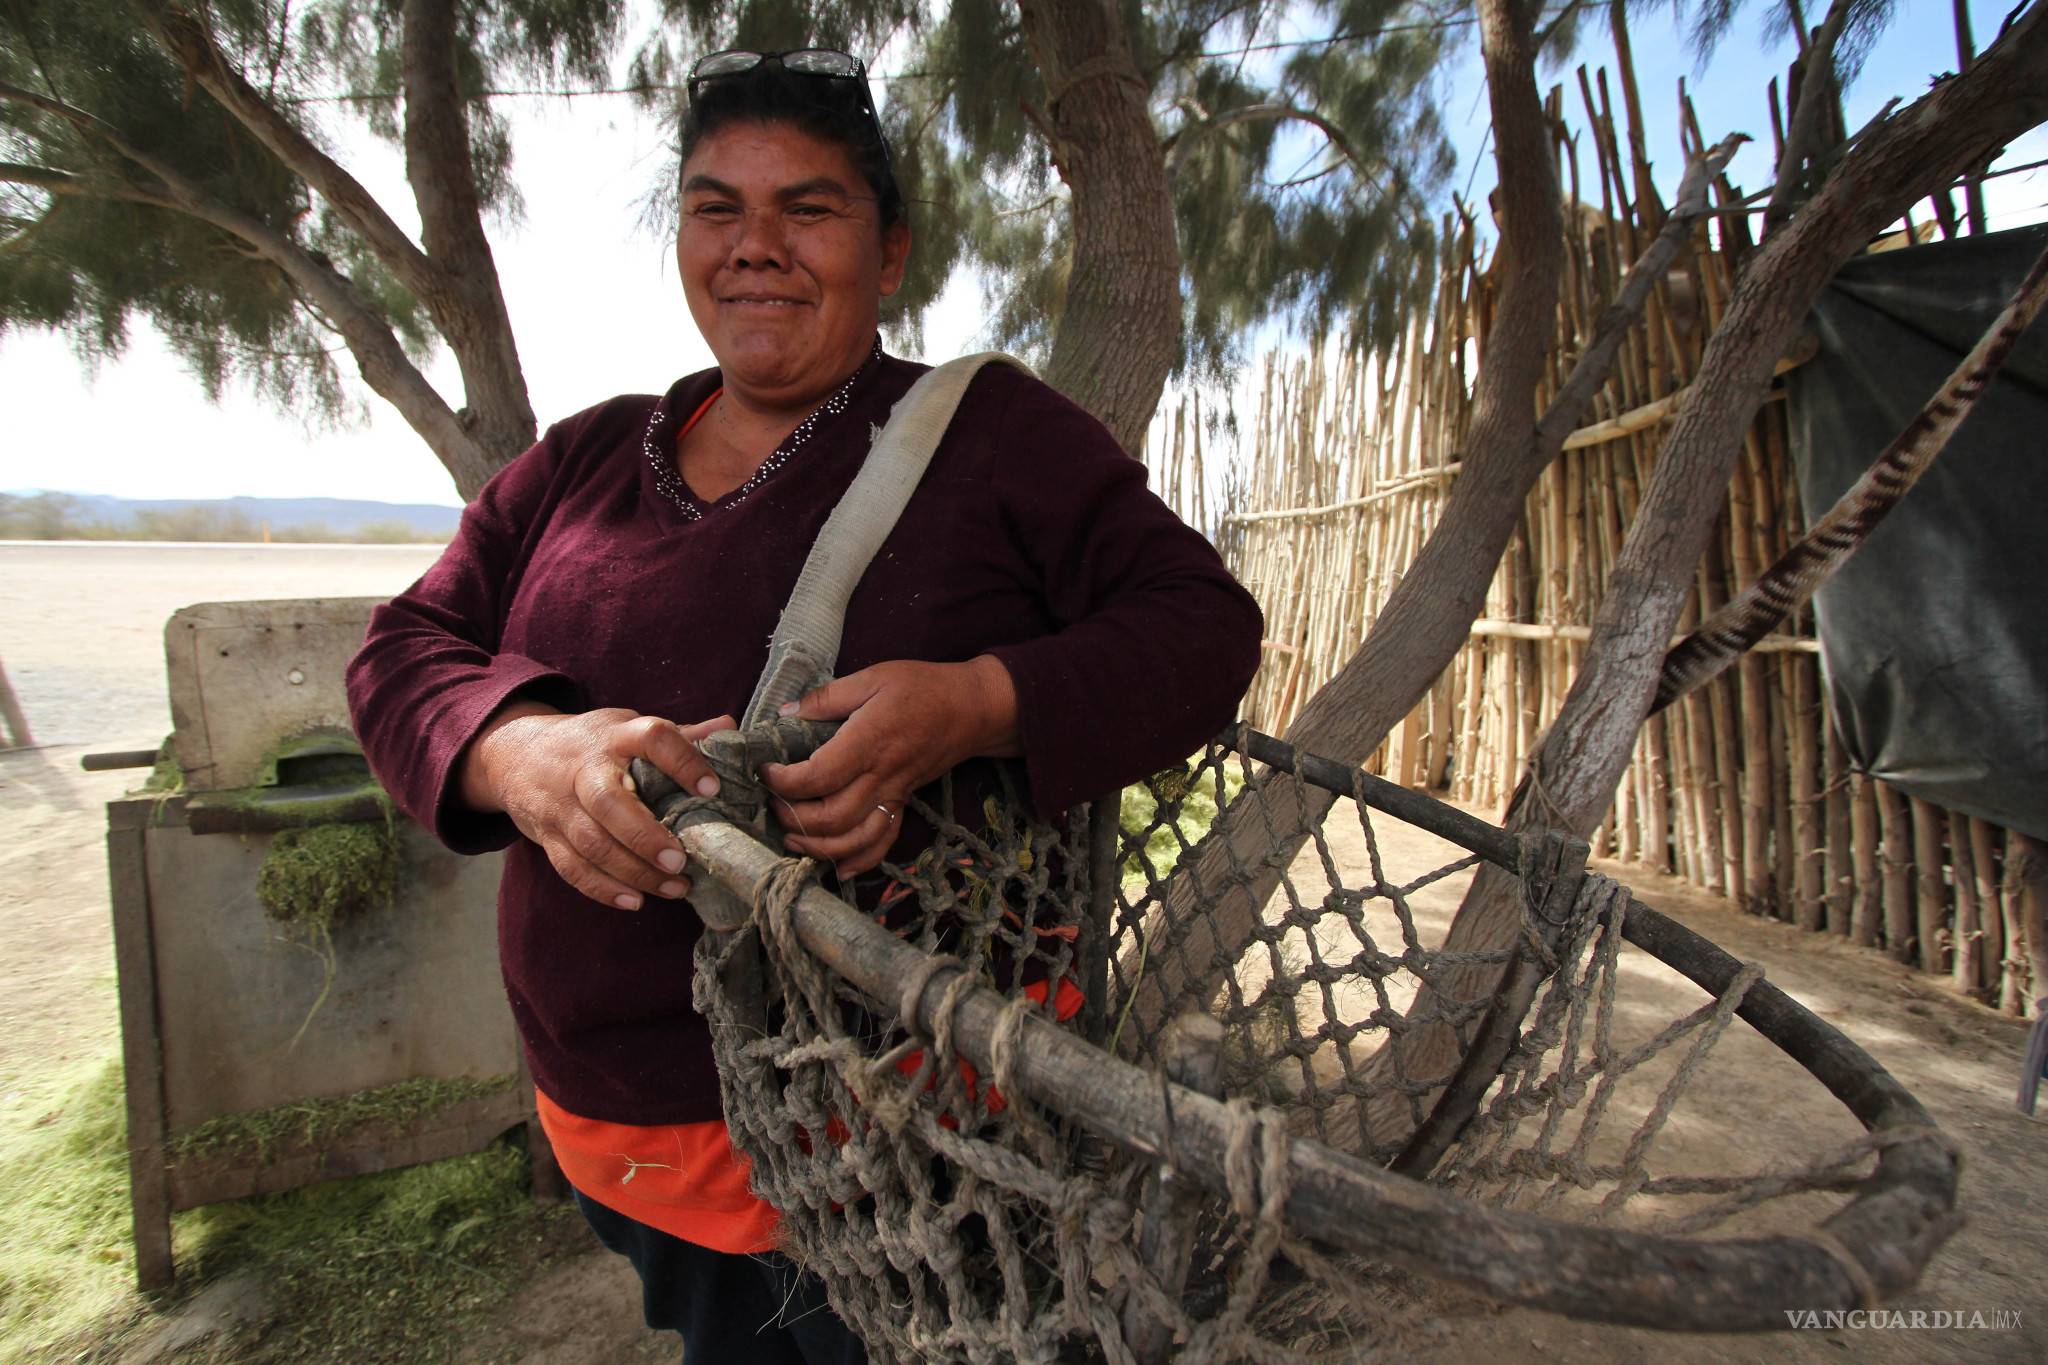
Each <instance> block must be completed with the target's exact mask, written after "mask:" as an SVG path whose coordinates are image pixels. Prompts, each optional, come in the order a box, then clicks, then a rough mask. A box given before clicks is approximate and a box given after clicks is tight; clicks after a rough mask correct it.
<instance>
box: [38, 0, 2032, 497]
mask: <svg viewBox="0 0 2048 1365" xmlns="http://www.w3.org/2000/svg"><path fill="white" fill-rule="evenodd" d="M1815 8H1816V12H1817V7H1815ZM2007 8H2009V5H2008V4H2007V3H2005V0H2000V3H1996V4H1988V3H1977V0H1973V3H1972V4H1971V13H1972V15H1973V24H1974V27H1975V30H1976V34H1977V43H1978V46H1979V48H1980V49H1981V48H1983V47H1985V46H1988V45H1989V43H1990V41H1991V38H1992V36H1993V35H1995V34H1996V32H1997V30H1998V24H1999V22H2000V20H2001V19H2002V17H2003V15H2004V13H2005V11H2006V9H2007ZM1750 9H1751V10H1754V11H1757V12H1758V13H1760V12H1761V9H1762V5H1761V3H1752V4H1751V6H1750ZM1759 28H1760V21H1759V20H1758V19H1756V18H1754V17H1745V18H1743V19H1742V20H1740V21H1738V24H1737V27H1736V29H1735V31H1733V32H1731V33H1730V34H1729V35H1728V36H1727V37H1726V38H1725V39H1724V40H1723V42H1722V44H1721V46H1720V48H1719V49H1718V50H1717V51H1716V53H1715V54H1714V56H1713V59H1712V61H1711V63H1710V64H1708V65H1707V66H1706V67H1705V68H1704V69H1702V68H1700V67H1699V64H1698V63H1697V62H1696V60H1695V58H1694V57H1693V55H1692V54H1691V53H1690V52H1689V51H1687V50H1686V49H1685V46H1684V44H1683V42H1682V41H1681V37H1680V35H1679V33H1678V32H1677V31H1676V30H1675V29H1674V27H1673V25H1672V23H1671V22H1670V20H1669V18H1668V17H1667V15H1666V14H1663V13H1660V14H1657V15H1646V16H1644V17H1641V18H1638V19H1636V20H1635V21H1634V22H1633V25H1632V28H1631V32H1632V35H1633V37H1634V46H1635V55H1636V65H1637V77H1638V83H1639V85H1640V88H1641V90H1642V97H1643V102H1644V110H1645V120H1646V122H1647V123H1648V124H1649V125H1650V127H1649V148H1650V157H1651V160H1652V163H1653V165H1654V167H1655V169H1656V171H1657V180H1658V183H1659V185H1660V187H1662V189H1663V191H1664V194H1665V197H1666V199H1667V201H1668V199H1669V198H1670V197H1671V195H1672V193H1673V192H1674V190H1675V187H1676V184H1677V180H1678V176H1679V173H1680V171H1681V170H1682V168H1683V162H1682V158H1681V157H1680V154H1679V150H1678V140H1677V134H1676V128H1677V109H1678V103H1677V91H1678V85H1679V82H1680V80H1681V79H1682V80H1684V81H1685V83H1686V87H1687V89H1688V90H1689V91H1690V92H1691V93H1692V95H1693V97H1694V103H1695V107H1696V108H1697V110H1698V114H1699V119H1700V124H1701V128H1702V131H1703V132H1704V133H1705V135H1706V137H1707V139H1708V141H1710V142H1712V141H1715V140H1718V139H1719V138H1720V137H1721V136H1723V135H1724V134H1725V133H1728V132H1731V131H1737V130H1740V131H1744V132H1748V133H1750V134H1751V135H1752V137H1754V138H1755V139H1756V141H1754V142H1753V143H1751V144H1750V145H1749V146H1748V147H1745V148H1744V149H1743V151H1742V153H1741V154H1740V155H1739V156H1738V158H1737V160H1736V162H1735V163H1734V166H1733V167H1732V169H1731V177H1732V179H1733V180H1734V181H1735V183H1737V184H1738V185H1740V186H1742V187H1744V188H1745V189H1749V190H1754V189H1757V188H1761V187H1762V186H1764V185H1767V184H1768V183H1769V181H1770V178H1771V170H1770V165H1769V160H1770V122H1769V115H1768V112H1767V106H1766V103H1765V94H1764V88H1765V83H1766V82H1767V81H1768V80H1769V79H1770V77H1771V75H1772V74H1774V73H1778V74H1780V75H1782V72H1783V70H1784V68H1785V66H1786V64H1787V63H1788V61H1789V60H1790V56H1791V49H1790V43H1789V39H1788V40H1786V41H1785V42H1782V43H1778V44H1765V43H1763V42H1761V41H1760V40H1759V37H1758V32H1759ZM1572 60H1573V63H1574V64H1576V63H1578V62H1586V63H1588V64H1589V65H1592V66H1596V67H1597V66H1600V65H1607V66H1610V67H1611V66H1612V51H1611V47H1610V45H1609V39H1608V37H1607V34H1606V32H1605V28H1604V26H1597V27H1596V26H1592V25H1589V26H1588V28H1587V30H1586V32H1585V35H1584V36H1583V37H1582V39H1581V46H1580V50H1579V52H1578V53H1576V54H1575V55H1574V57H1573V59H1572ZM1955 64H1956V62H1955V39H1954V29H1953V27H1952V20H1951V8H1950V3H1949V0H1903V2H1902V3H1901V5H1900V7H1899V11H1898V15H1897V17H1896V18H1895V19H1894V21H1893V24H1892V26H1891V28H1890V29H1889V30H1888V31H1887V32H1886V33H1885V35H1884V36H1883V37H1882V38H1881V39H1880V40H1879V43H1878V46H1877V48H1876V50H1875V51H1874V52H1873V53H1872V55H1871V57H1870V59H1869V61H1868V62H1867V63H1866V65H1865V67H1864V70H1863V73H1862V75H1861V76H1860V78H1859V79H1858V81H1857V83H1856V84H1855V85H1854V86H1852V87H1851V88H1850V90H1849V92H1848V95H1847V98H1846V101H1845V104H1846V112H1847V119H1848V124H1849V126H1850V127H1851V128H1852V129H1854V128H1857V127H1860V126H1861V125H1862V124H1863V123H1864V122H1866V121H1867V120H1868V119H1869V118H1870V117H1871V116H1872V115H1874V114H1875V113H1876V112H1877V111H1878V109H1879V108H1880V107H1881V106H1882V105H1883V104H1884V103H1885V101H1886V100H1888V99H1890V98H1892V97H1894V96H1898V97H1901V98H1903V99H1906V100H1910V99H1912V98H1914V97H1915V96H1917V95H1918V94H1919V93H1920V92H1922V91H1923V90H1925V89H1926V87H1927V84H1928V81H1929V80H1930V78H1932V77H1933V76H1935V75H1938V74H1940V73H1942V72H1945V71H1949V70H1952V69H1953V68H1954V66H1955ZM876 65H877V68H878V69H880V70H884V71H886V70H887V69H888V68H889V59H888V54H886V53H885V54H883V56H882V58H881V60H880V61H878V62H877V64H876ZM1547 79H1548V80H1549V81H1562V82H1564V83H1565V85H1566V92H1567V101H1566V103H1567V110H1568V115H1570V116H1572V121H1573V122H1574V123H1575V124H1576V123H1577V122H1578V120H1577V118H1576V117H1575V116H1576V113H1577V110H1578V108H1579V103H1580V102H1579V99H1578V96H1577V87H1576V80H1575V78H1574V77H1573V74H1572V71H1571V69H1570V68H1569V67H1567V68H1565V69H1563V70H1560V71H1558V72H1554V73H1549V74H1548V76H1547ZM1443 80H1444V83H1445V86H1446V97H1445V100H1444V107H1445V113H1446V117H1447V118H1448V119H1449V120H1450V123H1451V125H1452V127H1451V132H1452V138H1453V141H1454V143H1455V144H1456V146H1457V149H1458V156H1459V166H1458V169H1457V171H1456V173H1455V175H1454V176H1453V179H1452V183H1453V185H1454V186H1456V187H1457V188H1458V189H1459V190H1460V191H1461V192H1462V191H1464V190H1465V189H1466V187H1467V185H1468V183H1469V184H1470V187H1471V193H1468V194H1466V196H1465V197H1466V199H1467V201H1468V202H1481V201H1482V200H1483V196H1484V195H1485V193H1486V191H1487V189H1488V188H1489V186H1490V184H1491V179H1492V174H1491V173H1492V162H1491V158H1490V155H1489V153H1488V149H1487V147H1486V142H1485V139H1486V117H1485V114H1486V103H1485V90H1484V85H1483V82H1482V81H1481V79H1480V74H1479V65H1478V59H1477V53H1476V50H1475V45H1474V44H1473V43H1472V42H1471V41H1469V40H1468V41H1467V43H1466V44H1465V47H1464V50H1463V51H1462V53H1461V54H1460V56H1459V57H1458V59H1457V60H1455V61H1454V62H1452V63H1451V64H1449V65H1448V66H1447V67H1446V70H1445V73H1444V76H1443ZM1616 98H1617V101H1618V98H1619V96H1618V94H1617V96H1616ZM505 103H506V106H507V107H506V110H505V112H506V113H507V114H508V116H509V117H510V118H511V119H512V122H513V125H514V147H515V155H516V161H515V172H516V176H517V179H518V183H519V185H520V189H521V192H522V194H523V196H524V200H525V211H524V214H523V216H522V217H521V218H520V219H519V220H518V221H516V222H501V223H496V224H493V225H491V236H492V241H493V247H494V250H495V252H496V255H497V263H498V269H499V273H500V277H501V279H502V281H503V284H504V289H505V293H506V300H507V304H508V307H509V309H510V311H511V315H512V318H513V325H514V327H515V329H516V332H517V335H518V342H519V349H520V356H521V360H522V362H523V365H524V367H525V371H526V375H527V379H528V384H529V389H530V392H531V396H532V400H533V406H534V410H535V412H536V414H537V415H538V416H539V419H540V421H541V423H542V425H543V426H545V425H546V424H547V423H548V422H550V421H553V420H555V419H557V418H560V417H564V416H567V415H568V414H570V413H572V412H575V411H577V410H579V409H581V408H583V407H586V406H588V405H590V404H592V403H595V402H598V401H600V400H602V399H604V398H606V397H609V396H611V395H612V394H616V393H630V392H659V391H661V390H663V389H665V388H667V387H668V385H669V384H670V383H671V382H673V380H674V379H675V378H676V377H677V376H679V375H682V374H686V373H688V372H690V371H692V370H696V369H700V368H703V367H704V366H706V365H709V364H710V363H711V357H710V354H709V352H708V351H707V350H706V349H705V347H704V345H703V342H702V341H701V339H699V338H698V336H697V335H696V331H695V328H694V327H693V326H692V324H691V322H690V319H689V314H688V312H687V310H686V309H685V308H684V305H683V299H682V291H681V287H680V286H679V284H678V283H677V280H676V271H675V264H674V261H673V259H672V256H671V243H670V242H669V241H667V240H665V239H663V238H661V237H659V236H657V235H656V234H655V233H654V232H652V231H650V230H648V229H647V228H645V227H644V226H643V225H642V222H641V218H642V213H641V200H642V198H643V196H644V195H645V194H646V192H647V190H648V189H649V187H650V186H651V185H653V184H654V183H655V181H656V180H657V179H658V178H659V177H660V176H661V175H662V173H663V168H664V167H665V166H666V164H667V161H666V151H665V147H666V143H667V141H668V138H669V131H668V130H667V129H666V128H663V127H661V126H658V124H657V123H656V121H655V120H654V119H652V118H651V117H649V116H647V115H645V114H643V113H641V112H640V111H639V110H638V109H637V108H636V107H635V106H634V104H633V103H632V101H630V100H629V99H626V98H624V97H591V98H579V99H559V98H556V99H538V98H521V99H517V100H511V101H506V102H505ZM342 145H343V151H344V162H345V164H347V165H349V167H350V169H351V170H352V171H353V172H354V173H355V174H356V175H357V177H358V178H359V179H360V180H362V181H363V182H364V183H365V184H366V185H367V186H368V187H369V188H370V189H371V190H372V192H373V193H375V194H376V195H377V197H378V198H379V199H380V200H381V201H382V202H383V203H384V205H385V206H386V208H387V209H388V210H389V211H390V212H391V213H392V215H393V216H394V217H395V218H397V219H398V220H399V221H400V222H404V223H412V222H416V218H414V216H413V214H412V209H411V198H410V195H409V193H408V192H407V191H406V189H405V185H404V180H403V175H402V171H401V167H400V165H399V163H398V161H397V157H396V154H395V153H394V152H393V151H391V150H390V149H388V148H386V147H384V146H383V145H381V144H378V143H376V142H375V141H374V140H372V139H370V138H369V137H368V136H367V135H366V134H361V133H354V134H352V135H349V136H347V137H346V138H345V139H344V141H343V144H342ZM2044 158H2048V133H2044V131H2043V130H2041V129H2036V130H2035V131H2033V132H2031V133H2029V134H2028V135H2027V136H2026V137H2024V138H2022V139H2021V140H2020V141H2019V142H2016V143H2015V144H2014V145H2013V147H2012V148H2011V149H2009V151H2008V153H2007V155H2006V156H2005V157H2004V158H2003V160H2002V161H2001V163H2000V164H2001V165H2018V164H2023V163H2026V162H2032V161H2037V160H2042V159H2044ZM1582 159H1583V158H1582ZM1468 177H1471V179H1470V180H1468ZM1986 189H1987V198H1988V200H1989V202H1990V208H1991V213H1990V218H1991V226H1992V227H1993V228H1994V229H1996V228H1998V227H2010V226H2015V225H2018V224H2020V223H2024V222H2032V221H2037V220H2039V219H2040V218H2042V217H2043V216H2048V208H2044V206H2048V170H2041V171H2031V172H2026V173H2022V174H2018V175H2012V176H2007V177H2004V178H2002V179H1999V180H1994V181H1991V182H1989V183H1988V184H1987V186H1986ZM1475 196H1476V198H1475ZM980 301H981V295H980V289H979V287H978V285H977V284H976V282H975V281H973V280H972V279H970V278H965V277H962V278H958V279H956V280H955V281H954V283H953V285H952V286H951V287H950V288H949V289H948V291H947V293H946V294H945V296H944V297H942V298H941V300H940V301H939V303H938V304H937V305H936V306H935V308H934V309H933V311H932V312H931V313H930V314H929V315H928V317H927V319H926V323H925V343H926V345H925V356H924V358H925V359H927V360H940V359H945V358H948V357H950V356H953V355H958V354H962V353H964V352H966V351H969V350H978V349H982V348H983V347H982V344H981V339H980V335H979V334H980V330H981V328H980V321H981V319H980ZM343 367H344V369H350V368H351V367H350V366H349V363H348V362H347V360H346V358H345V357H344V361H343ZM428 375H429V378H430V379H431V380H432V381H433V382H434V383H435V384H436V386H437V387H439V388H440V390H441V392H442V393H443V394H444V395H449V396H450V401H451V403H453V404H455V405H457V406H459V405H460V402H461V399H460V385H459V383H458V382H457V381H456V377H455V367H454V364H453V361H452V360H451V359H450V358H449V357H448V356H447V355H446V354H445V352H444V353H442V354H440V355H439V356H438V357H437V358H436V360H435V361H434V363H433V364H432V365H431V367H430V368H429V370H428ZM351 382H353V376H352V372H351ZM355 390H356V392H357V393H358V394H359V395H360V398H361V402H360V408H361V415H362V417H363V419H364V420H362V421H361V422H359V423H358V424H356V425H355V426H354V427H353V428H352V429H348V430H340V431H335V430H320V429H312V430H309V429H308V428H307V427H306V425H305V424H304V423H303V422H302V421H301V420H300V419H299V418H297V417H295V416H293V415H290V414H284V413H280V412H278V411H276V410H275V409H274V408H272V407H271V406H270V405H268V404H267V403H266V402H265V401H264V400H262V399H260V398H256V397H254V396H251V395H249V394H248V393H246V392H241V391H235V390H230V391H229V392H227V393H225V394H224V395H223V396H222V400H221V402H220V403H219V404H218V405H214V404H212V403H209V402H208V401H207V400H206V398H205V397H204V395H203V394H202V393H201V391H200V389H199V386H198V384H197V382H196V381H195V380H193V379H192V378H191V377H190V375H188V374H187V373H186V372H185V370H184V369H183V367H182V365H181V363H180V362H179V361H178V360H176V359H175V358H174V357H173V356H171V354H170V353H169V351H168V350H167V348H166V347H165V346H164V345H163V343H162V342H161V340H160V339H159V338H158V337H157V336H156V335H155V334H154V332H153V330H152V329H151V328H150V327H149V325H148V324H147V323H146V322H139V321H138V323H137V325H136V326H134V328H133V329H132V332H131V343H130V346H129V348H128V350H127V352H126V353H125V354H124V355H123V356H122V357H120V358H119V359H117V360H113V361H109V362H105V363H102V364H100V365H99V366H98V367H97V368H92V367H88V366H86V365H84V364H82V363H81V362H80V361H79V359H78V358H77V357H76V356H75V355H74V354H73V352H72V349H71V347H70V346H69V344H68V342H67V341H66V340H65V339H64V338H63V337H61V336H57V335H52V334H48V333H34V332H30V333H22V332H12V333H8V334H7V335H5V336H4V337H0V413H4V414H5V415H6V419H7V420H6V424H5V431H4V435H0V491H20V490H29V489H56V490H63V491H69V492H80V493H107V494H114V495H117V496H122V497H132V498H215V497H230V496H235V495H249V496H257V497H338V498H370V499H376V500H380V501H385V502H433V503H447V504H455V503H457V502H458V501H459V499H458V498H457V497H456V494H455V488H454V484H453V483H452V481H451V480H450V479H449V477H448V476H447V474H446V473H445V471H443V470H442V468H441V466H440V464H439V462H438V461H436V460H435V459H434V458H433V456H432V455H431V454H430V453H429V452H428V450H427V449H426V447H425V446H424V445H423V444H422V443H421V442H420V441H419V439H418V438H417V437H416V436H415V435H413V433H412V432H411V430H410V429H409V428H408V427H407V426H406V425H405V424H404V422H403V421H401V420H400V419H399V418H398V417H397V415H396V414H395V413H394V412H392V411H391V410H390V409H389V408H388V407H386V406H385V405H384V404H383V402H382V401H381V400H380V399H378V398H376V396H375V395H374V394H371V393H369V392H368V390H367V389H366V388H363V387H362V386H361V385H360V384H356V385H355Z"/></svg>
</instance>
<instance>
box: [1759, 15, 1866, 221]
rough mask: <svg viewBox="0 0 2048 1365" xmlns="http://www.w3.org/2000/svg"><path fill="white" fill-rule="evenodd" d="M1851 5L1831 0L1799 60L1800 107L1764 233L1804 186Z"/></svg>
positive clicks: (1785, 212)
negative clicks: (1839, 43) (1807, 164)
mask: <svg viewBox="0 0 2048 1365" xmlns="http://www.w3.org/2000/svg"><path fill="white" fill-rule="evenodd" d="M1851 3H1852V0H1834V3H1833V4H1832V5H1830V6H1829V7H1828V13H1827V17H1826V18H1825V19H1823V20H1821V24H1820V29H1819V31H1818V32H1816V33H1815V34H1814V36H1813V43H1812V45H1811V46H1809V47H1808V48H1807V49H1806V51H1805V52H1804V53H1803V54H1802V55H1801V57H1800V60H1801V61H1802V62H1803V63H1804V64H1805V65H1804V68H1803V69H1804V72H1805V74H1804V75H1803V76H1802V77H1801V78H1800V82H1799V105H1798V107H1797V108H1795V109H1794V110H1793V111H1792V121H1791V123H1790V124H1789V125H1788V126H1787V127H1786V129H1785V150H1784V153H1783V155H1781V156H1780V157H1779V158H1778V183H1777V184H1776V185H1774V186H1773V187H1772V189H1771V199H1770V203H1768V204H1767V205H1765V207H1764V230H1765V231H1766V232H1769V231H1770V230H1771V229H1772V228H1774V227H1776V226H1777V225H1778V224H1779V223H1780V222H1782V221H1783V220H1784V219H1785V217H1786V215H1788V214H1790V213H1791V211H1792V199H1793V196H1794V195H1796V194H1797V193H1798V192H1799V189H1800V187H1801V186H1803V185H1804V184H1805V183H1806V175H1805V172H1804V170H1803V169H1802V168H1803V167H1804V166H1805V164H1806V161H1807V158H1808V157H1809V156H1810V155H1811V154H1812V153H1811V148H1812V145H1813V139H1814V136H1815V134H1816V133H1817V132H1818V131H1819V128H1820V113H1821V110H1822V109H1823V108H1824V107H1826V102H1827V101H1828V100H1829V99H1830V98H1832V95H1831V94H1830V93H1829V92H1831V91H1832V90H1833V89H1834V84H1835V40H1836V39H1838V38H1840V37H1841V36H1842V28H1843V26H1844V25H1845V24H1847V23H1848V21H1849V7H1850V5H1851Z"/></svg>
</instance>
